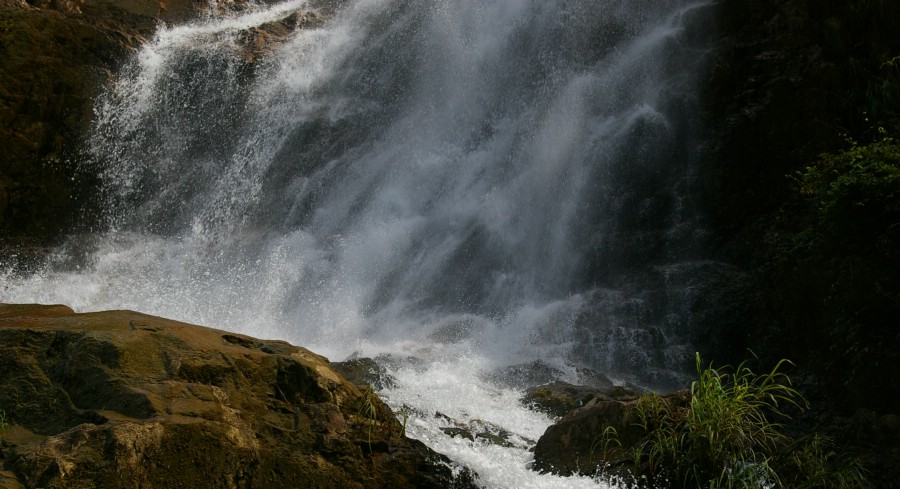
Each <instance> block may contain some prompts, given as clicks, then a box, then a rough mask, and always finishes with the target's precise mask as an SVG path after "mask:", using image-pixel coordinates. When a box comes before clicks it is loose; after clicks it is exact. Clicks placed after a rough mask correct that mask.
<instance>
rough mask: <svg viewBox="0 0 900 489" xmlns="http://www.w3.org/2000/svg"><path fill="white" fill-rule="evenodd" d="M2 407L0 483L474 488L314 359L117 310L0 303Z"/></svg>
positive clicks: (374, 400)
mask: <svg viewBox="0 0 900 489" xmlns="http://www.w3.org/2000/svg"><path fill="white" fill-rule="evenodd" d="M0 410H2V412H3V413H4V414H5V419H6V420H7V422H8V423H9V427H7V428H6V429H5V430H3V433H2V440H3V442H2V443H0V459H3V458H5V460H0V463H2V464H3V467H2V469H3V471H2V472H0V487H28V488H31V487H59V488H67V487H73V488H74V487H99V488H104V487H109V488H112V487H115V488H128V487H209V488H219V487H222V488H235V487H267V488H278V487H284V488H296V487H335V488H337V487H340V488H344V487H360V488H362V487H392V488H393V487H434V488H443V487H451V486H456V487H469V486H470V485H471V476H470V475H469V474H468V472H466V471H463V472H462V473H463V474H464V476H463V477H462V478H459V477H456V478H455V477H454V476H453V471H452V469H451V466H452V464H451V463H450V461H449V460H448V459H447V458H446V457H443V456H442V455H439V454H437V453H435V452H433V451H431V450H430V449H428V448H427V447H425V446H424V445H423V444H422V443H421V442H418V441H415V440H411V439H409V438H406V437H405V436H404V433H403V428H402V426H401V425H400V423H399V422H398V421H397V419H396V417H395V416H394V414H393V413H392V412H391V410H390V408H388V407H387V406H386V405H385V404H383V403H382V402H381V400H380V399H379V398H378V397H377V396H376V395H374V394H373V393H372V391H371V390H367V391H361V390H360V389H359V388H358V387H357V386H355V385H353V384H352V383H350V382H348V381H347V380H345V379H344V378H343V377H342V376H340V375H339V374H337V373H336V372H335V371H334V370H333V369H332V367H331V365H330V364H329V362H328V360H327V359H325V358H324V357H321V356H319V355H316V354H314V353H312V352H310V351H309V350H306V349H304V348H300V347H297V346H293V345H290V344H288V343H285V342H283V341H263V340H258V339H254V338H250V337H247V336H243V335H238V334H232V333H227V332H225V331H219V330H215V329H209V328H204V327H200V326H193V325H189V324H184V323H179V322H175V321H170V320H166V319H162V318H158V317H153V316H148V315H144V314H139V313H136V312H130V311H110V312H100V313H87V314H76V313H74V312H73V311H72V310H71V309H69V308H68V307H65V306H38V305H0ZM13 477H14V478H15V480H13ZM16 484H18V486H17V485H16Z"/></svg>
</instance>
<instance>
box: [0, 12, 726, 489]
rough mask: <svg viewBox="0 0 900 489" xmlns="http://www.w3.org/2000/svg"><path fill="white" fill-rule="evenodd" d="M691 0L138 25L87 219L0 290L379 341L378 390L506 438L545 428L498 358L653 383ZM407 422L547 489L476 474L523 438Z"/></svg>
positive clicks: (306, 336) (686, 348)
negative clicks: (494, 441)
mask: <svg viewBox="0 0 900 489" xmlns="http://www.w3.org/2000/svg"><path fill="white" fill-rule="evenodd" d="M706 3H709V2H686V1H679V0H666V1H659V0H603V1H594V2H577V1H568V0H534V1H518V0H515V1H512V0H510V1H490V2H471V1H466V0H437V1H433V2H432V1H428V2H417V1H411V0H357V1H346V2H318V3H316V2H312V1H310V2H307V1H302V0H290V1H287V2H285V3H280V4H274V5H268V6H250V7H249V8H248V9H247V10H244V11H241V12H236V13H232V14H228V15H224V16H216V17H211V18H209V19H204V20H201V21H198V22H196V23H193V24H189V25H183V26H175V27H161V28H160V30H159V31H158V32H157V34H156V36H155V38H154V39H153V40H152V42H150V43H148V44H147V45H146V46H144V47H143V48H142V50H141V51H140V52H139V53H137V55H136V56H135V57H134V59H132V60H131V61H130V62H129V63H128V64H127V65H126V66H124V67H123V69H122V70H121V72H120V73H119V75H118V79H117V81H116V83H115V84H114V85H113V86H111V87H110V88H109V89H108V91H107V92H106V93H104V94H103V95H102V96H101V97H100V98H99V99H98V100H97V103H96V108H95V119H96V124H95V126H94V128H93V131H92V133H91V134H90V138H89V141H88V142H87V144H88V154H89V156H90V158H89V159H90V161H89V162H88V163H86V164H91V165H95V166H96V167H98V168H100V169H101V171H100V175H101V179H102V182H103V196H102V198H103V200H104V202H105V209H106V211H105V214H104V215H103V223H102V227H103V229H104V231H103V232H100V233H97V234H96V235H92V236H75V237H73V238H72V239H71V240H70V242H69V243H68V244H67V245H65V246H64V247H62V248H61V249H59V250H58V251H57V253H56V254H55V255H54V257H53V258H52V260H50V262H49V263H48V264H47V266H46V267H45V268H44V269H43V270H41V271H39V272H38V273H35V274H34V275H32V276H28V277H12V276H7V277H6V278H7V281H8V282H9V285H8V286H7V287H6V288H5V289H4V290H3V291H2V295H3V297H2V300H3V301H8V302H16V301H19V302H63V303H66V304H69V305H71V306H73V307H74V308H76V309H77V310H97V309H110V308H128V309H136V310H140V311H142V312H147V313H152V314H158V315H162V316H167V317H171V318H174V319H179V320H184V321H189V322H193V323H199V324H205V325H211V326H216V327H220V328H228V329H232V330H236V331H240V332H243V333H246V334H251V335H255V336H261V337H269V338H280V339H286V340H288V341H291V342H293V343H297V344H302V345H304V346H307V347H309V348H311V349H313V350H315V351H317V352H320V353H323V354H325V355H327V356H329V357H330V358H332V360H342V359H344V358H347V357H348V356H353V355H358V356H370V357H377V358H380V359H382V360H383V361H384V363H385V364H386V365H388V366H390V368H392V369H393V371H392V374H394V375H395V377H396V378H397V381H398V384H397V385H396V386H395V387H394V388H393V389H392V390H391V389H389V390H388V391H386V392H384V393H383V395H384V396H385V397H386V398H387V399H388V400H389V401H390V402H392V403H394V404H395V405H401V404H404V405H408V406H410V405H414V406H416V407H417V409H418V410H419V412H423V413H428V412H434V411H435V410H436V409H439V410H441V411H442V412H443V413H444V414H446V415H449V416H455V417H457V418H459V419H466V418H468V419H474V418H477V417H481V418H482V419H487V418H489V417H491V416H494V418H493V420H494V421H493V422H495V423H499V424H504V423H505V424H506V426H507V428H508V429H509V430H510V431H512V432H514V433H517V434H518V435H520V436H521V438H522V439H528V438H531V439H535V438H537V437H538V436H540V434H541V432H542V430H543V427H546V424H547V423H548V422H549V420H547V419H546V418H545V417H543V415H539V414H537V413H532V412H530V411H528V410H527V409H525V408H524V407H511V406H514V405H516V404H517V401H516V399H517V396H518V395H519V394H520V391H518V390H516V389H517V388H521V387H522V386H521V385H520V386H512V387H511V386H509V385H500V384H497V383H496V382H493V381H492V380H491V376H490V373H491V372H496V371H498V370H499V369H502V368H504V367H507V366H510V365H521V364H528V363H529V362H535V361H540V362H542V364H544V365H549V366H550V367H551V368H552V369H553V371H554V372H556V375H557V376H559V377H560V378H564V379H566V380H570V381H573V382H577V381H578V373H577V372H579V371H583V368H592V369H595V370H599V371H601V372H603V373H605V374H607V375H609V376H611V377H613V378H615V379H620V380H621V381H631V382H637V383H643V384H644V385H650V386H654V385H655V386H665V385H674V384H675V383H677V382H678V381H679V380H681V379H682V378H683V377H682V374H683V373H684V371H683V366H684V365H689V364H690V361H691V358H692V355H693V350H692V349H691V348H692V347H691V344H690V339H689V337H688V335H687V333H686V332H685V326H684V325H685V324H687V323H688V322H689V321H690V318H689V317H688V316H689V312H690V311H689V309H690V307H689V303H690V301H691V300H692V297H694V296H695V294H696V290H695V289H694V288H692V287H691V286H688V285H685V284H687V283H688V282H689V281H688V280H687V279H685V277H686V276H689V275H690V273H691V270H695V269H697V267H702V266H704V265H703V263H704V262H703V261H702V254H698V252H697V250H698V249H701V248H702V237H703V229H702V212H700V210H699V209H697V206H696V204H695V203H694V202H693V200H692V194H691V191H690V190H691V186H692V178H694V175H693V171H694V170H693V166H692V163H693V161H694V160H695V157H696V151H697V149H696V147H695V144H696V143H695V140H696V138H695V133H696V131H698V130H699V128H698V127H697V123H696V122H695V120H696V118H697V115H696V114H697V113H698V111H699V109H698V108H697V101H696V100H695V85H696V81H697V80H696V74H697V72H698V70H699V67H700V66H701V63H702V60H703V55H704V54H705V52H706V47H705V46H702V43H701V41H700V40H697V39H695V38H694V37H696V36H694V37H692V36H689V35H687V34H686V29H685V25H686V23H690V22H694V23H697V20H696V18H698V17H701V16H702V11H703V7H704V6H705V4H706ZM320 4H321V5H320ZM329 4H337V5H329ZM692 19H693V20H692ZM497 420H500V421H497ZM417 421H421V422H419V423H411V424H410V432H411V434H412V435H413V436H420V437H422V438H423V439H425V440H426V441H427V442H430V443H431V444H433V445H436V446H437V447H438V449H439V450H443V451H444V452H449V453H450V454H451V456H454V458H457V459H459V460H464V461H465V462H466V463H470V464H474V465H476V466H477V467H476V470H480V471H481V472H482V473H483V476H484V477H486V478H487V479H486V480H488V483H489V484H495V486H496V487H503V486H504V484H506V482H496V483H491V482H490V478H491V477H494V478H495V479H496V480H497V481H503V480H516V481H518V482H515V484H517V487H527V486H528V484H538V485H542V484H543V486H542V487H550V486H549V485H547V484H549V482H547V481H546V480H544V481H543V482H525V479H517V477H520V476H514V475H511V474H510V473H509V472H504V470H505V469H504V470H500V471H495V472H491V470H490V469H486V468H485V467H484V466H478V465H479V461H481V462H482V465H484V464H483V462H484V461H485V460H488V459H489V458H493V459H497V460H501V459H507V458H509V457H512V458H513V459H515V462H514V463H517V464H520V465H524V464H525V463H526V462H527V460H526V459H527V457H528V454H527V451H525V450H524V449H523V450H520V451H519V452H512V453H513V455H509V453H510V452H502V453H501V452H499V451H498V452H497V453H491V454H489V455H488V454H483V455H481V456H478V455H472V454H471V453H470V452H471V451H467V450H468V449H466V448H464V447H460V446H459V444H458V443H457V442H456V441H448V440H447V439H445V438H447V437H444V438H441V437H440V436H439V432H436V431H434V430H433V429H432V428H430V427H429V423H430V422H433V420H432V421H428V420H424V421H423V420H417ZM441 440H443V441H441ZM485 450H487V449H485ZM489 450H501V448H499V447H491V448H490V449H489ZM520 459H521V460H520ZM520 462H521V463H520ZM511 463H512V462H511ZM484 474H488V475H484ZM490 474H494V475H490ZM510 477H512V479H510ZM521 477H525V476H521ZM528 477H539V476H538V475H537V474H534V475H533V476H528ZM540 477H549V476H540ZM528 480H531V479H528ZM582 482H583V483H585V484H588V483H589V482H590V481H581V482H577V481H576V479H567V480H566V482H563V483H562V484H563V487H565V486H568V487H579V486H578V485H577V484H581V483H582ZM573 484H574V485H573ZM586 487H587V486H586Z"/></svg>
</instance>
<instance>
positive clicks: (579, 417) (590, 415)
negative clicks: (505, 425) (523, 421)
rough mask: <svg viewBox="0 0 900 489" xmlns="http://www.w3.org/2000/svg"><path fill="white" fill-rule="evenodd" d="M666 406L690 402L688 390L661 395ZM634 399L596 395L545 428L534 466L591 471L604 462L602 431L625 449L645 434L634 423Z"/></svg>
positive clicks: (565, 472) (557, 470) (545, 469)
mask: <svg viewBox="0 0 900 489" xmlns="http://www.w3.org/2000/svg"><path fill="white" fill-rule="evenodd" d="M662 398H663V399H664V402H666V403H668V404H669V405H670V406H674V407H681V406H687V405H688V404H690V400H691V394H690V391H687V390H681V391H676V392H673V393H671V394H667V395H665V396H663V397H662ZM637 403H638V399H637V398H636V397H634V396H631V397H628V396H623V397H621V398H619V399H611V398H609V397H605V396H599V397H597V398H595V399H594V400H592V401H591V402H589V403H588V404H587V405H585V406H583V407H581V408H578V409H576V410H574V411H572V412H570V413H569V414H567V415H566V416H564V417H563V418H562V419H560V420H559V421H558V422H557V423H555V424H553V425H551V426H550V427H549V428H547V431H545V432H544V434H543V435H542V436H541V438H540V439H539V440H538V441H537V445H535V447H534V460H535V463H534V469H535V470H539V471H541V472H552V473H555V474H562V475H571V474H577V473H582V474H594V473H595V472H596V470H597V467H598V466H600V465H602V464H604V463H605V462H606V460H605V459H604V449H605V447H604V434H605V433H606V430H608V429H612V430H615V433H616V434H617V435H618V440H619V442H621V447H622V448H623V449H625V450H627V449H628V448H629V447H632V446H634V445H636V444H637V443H638V442H640V440H641V439H642V438H643V437H644V436H645V435H646V434H647V433H646V432H645V431H644V429H643V428H641V427H640V426H638V425H637V424H635V417H634V415H633V411H634V408H635V407H636V406H637Z"/></svg>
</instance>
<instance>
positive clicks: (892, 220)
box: [773, 129, 900, 406]
mask: <svg viewBox="0 0 900 489" xmlns="http://www.w3.org/2000/svg"><path fill="white" fill-rule="evenodd" d="M879 132H880V139H879V140H878V141H876V142H873V143H871V144H866V145H861V144H857V143H856V142H854V141H849V147H848V148H847V149H846V150H844V151H841V152H838V153H829V154H823V155H821V156H820V157H819V160H818V161H817V162H816V163H815V164H814V165H811V166H809V167H807V168H806V169H805V170H803V171H802V172H799V173H798V174H797V178H796V181H797V184H798V185H797V188H798V199H797V200H798V202H799V203H800V204H801V205H800V206H797V207H795V208H794V210H793V211H792V215H791V216H790V217H791V218H792V219H793V220H794V222H797V223H802V224H801V225H799V226H798V227H797V229H796V230H795V231H794V232H793V233H792V235H791V237H790V238H789V240H788V241H787V242H786V246H785V247H784V250H785V251H783V252H782V253H781V254H780V255H779V256H775V257H773V261H775V262H780V263H790V264H792V265H791V266H792V267H793V268H786V269H785V271H786V272H787V274H786V275H785V276H784V282H783V283H784V285H783V286H782V287H784V288H783V289H777V290H774V291H773V294H774V295H776V296H795V297H798V296H799V297H798V298H799V299H804V300H805V304H795V305H791V304H790V303H789V304H788V305H789V306H791V307H793V308H795V309H797V310H798V311H799V315H798V316H796V317H794V318H793V319H792V324H791V323H788V324H786V325H785V327H783V330H782V331H780V332H778V333H777V334H775V335H774V337H775V338H781V339H782V341H783V339H784V338H785V337H786V336H788V335H790V336H792V337H794V338H802V339H803V341H805V342H807V343H806V345H807V350H808V351H810V352H812V356H811V357H810V358H806V359H804V360H805V363H807V364H809V365H812V366H816V365H817V364H818V365H819V367H820V373H824V374H825V375H824V377H825V378H833V379H836V381H835V382H834V384H835V385H844V386H847V387H849V388H850V389H852V390H853V391H854V392H853V393H852V394H851V395H850V397H852V398H859V397H860V396H859V394H861V393H866V399H868V400H870V402H872V403H873V406H877V405H883V404H884V401H886V400H887V399H881V398H879V396H881V394H880V393H882V392H884V391H885V390H886V389H885V387H887V386H892V385H896V382H897V380H898V377H897V373H896V372H900V353H898V350H897V349H895V348H890V347H888V346H887V345H892V344H897V343H896V342H897V341H898V340H900V329H898V328H897V325H898V324H900V309H898V308H897V306H896V305H897V304H898V303H900V255H898V253H897V250H898V249H900V143H898V142H897V140H895V139H894V138H892V137H889V136H888V135H887V133H886V131H884V130H883V129H880V130H879ZM797 291H802V295H801V294H799V293H798V292H797ZM807 311H814V313H815V314H817V316H811V317H804V314H809V312H807ZM787 312H788V313H790V311H787ZM780 317H781V318H789V317H791V316H790V314H780ZM789 343H790V342H788V344H789ZM783 354H785V355H791V356H794V353H792V352H784V353H783Z"/></svg>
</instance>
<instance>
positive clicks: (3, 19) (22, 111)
mask: <svg viewBox="0 0 900 489" xmlns="http://www.w3.org/2000/svg"><path fill="white" fill-rule="evenodd" d="M338 3H339V2H334V1H330V2H329V1H318V2H312V3H311V5H310V10H305V11H301V12H296V13H293V14H290V15H289V16H287V17H286V18H285V19H282V20H281V21H277V22H272V23H270V24H268V25H265V26H262V27H260V28H257V29H254V30H252V31H247V32H246V33H244V35H243V38H242V41H243V43H242V44H241V45H240V46H239V49H240V53H238V55H239V56H241V57H242V58H243V59H244V60H245V61H247V62H248V63H252V62H253V61H254V60H256V59H257V58H258V57H259V56H261V55H264V54H266V53H268V52H270V51H272V50H274V49H276V48H277V47H278V46H279V45H280V44H281V43H282V42H283V41H284V40H285V39H286V38H287V36H288V35H289V34H290V32H292V31H293V30H294V29H297V28H305V27H313V26H316V25H319V24H320V23H321V22H322V21H323V19H324V18H325V17H324V16H325V15H328V14H329V13H330V12H332V11H333V10H334V9H335V8H336V6H337V4H338ZM248 4H249V2H247V1H246V0H221V1H217V2H205V1H197V2H195V1H194V0H165V1H162V0H149V1H144V0H30V1H28V2H26V1H24V0H0V51H2V53H3V56H0V147H2V148H3V151H2V152H0V251H2V252H3V254H4V255H8V254H13V253H22V252H26V253H31V254H34V253H35V252H39V251H40V250H39V248H40V247H41V246H44V245H52V244H55V243H56V242H58V241H59V240H61V239H63V238H64V237H65V235H66V234H67V233H69V232H72V231H73V230H78V229H79V228H80V227H84V228H90V227H93V226H96V224H97V221H98V220H99V217H98V216H99V215H100V213H101V206H102V202H101V198H100V195H99V194H100V191H101V190H100V185H99V176H98V175H99V173H100V169H99V168H95V167H93V166H92V165H93V164H92V163H90V161H89V160H88V159H87V158H85V157H84V155H83V148H84V141H85V139H86V137H87V132H88V130H89V128H90V124H91V120H92V107H93V100H94V97H95V96H96V95H97V94H98V93H99V91H100V90H101V89H102V88H103V87H104V86H105V85H106V84H108V83H109V82H110V81H111V80H112V78H113V76H114V73H115V71H116V70H117V69H118V67H119V66H120V65H121V64H122V63H123V62H124V60H125V59H126V58H127V56H128V55H129V54H130V53H131V52H133V51H135V50H136V49H138V47H139V46H140V45H141V44H142V43H143V42H144V41H145V40H146V39H149V38H150V37H151V36H152V35H153V32H154V31H155V29H156V28H157V26H159V25H161V24H177V23H183V22H185V21H187V20H189V19H192V18H194V17H196V16H197V14H198V13H201V12H202V13H204V14H212V15H215V14H217V13H227V12H234V11H239V10H242V9H245V8H246V7H247V5H248Z"/></svg>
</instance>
